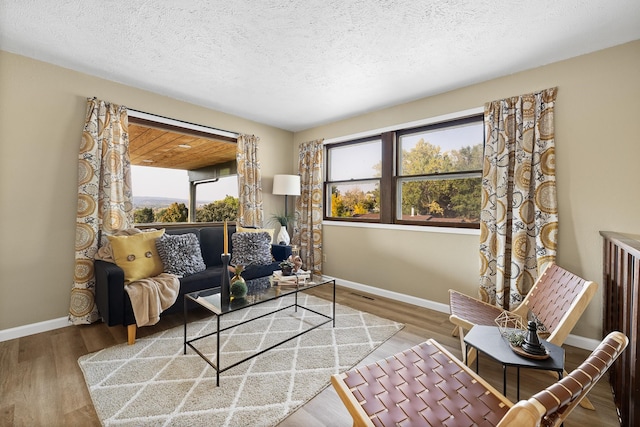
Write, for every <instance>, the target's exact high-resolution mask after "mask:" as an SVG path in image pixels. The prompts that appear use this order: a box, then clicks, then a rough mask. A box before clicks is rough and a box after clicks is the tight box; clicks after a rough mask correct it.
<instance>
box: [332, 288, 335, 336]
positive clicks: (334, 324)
mask: <svg viewBox="0 0 640 427" xmlns="http://www.w3.org/2000/svg"><path fill="white" fill-rule="evenodd" d="M332 317H333V327H334V328H335V327H336V281H335V280H334V281H333V316H332Z"/></svg>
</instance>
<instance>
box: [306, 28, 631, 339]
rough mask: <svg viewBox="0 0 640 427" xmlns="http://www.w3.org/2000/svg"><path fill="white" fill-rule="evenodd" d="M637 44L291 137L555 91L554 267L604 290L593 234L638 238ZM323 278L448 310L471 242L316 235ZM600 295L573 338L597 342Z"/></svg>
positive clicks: (474, 257)
mask: <svg viewBox="0 0 640 427" xmlns="http://www.w3.org/2000/svg"><path fill="white" fill-rule="evenodd" d="M639 70H640V41H635V42H632V43H628V44H625V45H621V46H617V47H614V48H610V49H606V50H603V51H599V52H596V53H593V54H589V55H585V56H581V57H577V58H573V59H570V60H566V61H562V62H558V63H554V64H550V65H547V66H544V67H540V68H537V69H534V70H531V71H527V72H522V73H518V74H514V75H511V76H508V77H504V78H499V79H495V80H491V81H488V82H485V83H480V84H476V85H473V86H469V87H466V88H463V89H459V90H455V91H452V92H448V93H445V94H442V95H437V96H432V97H428V98H424V99H420V100H418V101H415V102H411V103H406V104H403V105H399V106H396V107H392V108H388V109H385V110H381V111H377V112H374V113H370V114H365V115H362V116H358V117H355V118H352V119H349V120H344V121H340V122H336V123H332V124H329V125H326V126H321V127H318V128H314V129H310V130H307V131H304V132H298V133H296V134H295V136H294V142H295V143H296V144H299V143H301V142H304V141H309V140H312V139H317V138H325V139H329V138H336V137H340V136H343V135H349V134H354V133H357V132H362V131H366V130H370V129H375V128H380V127H384V126H390V125H394V124H400V123H406V122H410V121H414V120H420V119H425V118H429V117H434V116H439V115H443V114H448V113H454V112H456V111H462V110H466V109H470V108H475V107H481V106H483V105H484V103H485V102H488V101H492V100H494V99H500V98H504V97H507V96H512V95H519V94H524V93H529V92H533V91H536V90H540V89H545V88H548V87H553V86H558V88H559V90H558V98H557V102H556V155H557V157H556V163H557V179H558V199H559V200H558V203H559V216H560V233H559V248H558V263H559V264H560V265H562V266H564V267H565V268H567V269H569V270H571V271H573V272H575V273H577V274H579V275H581V276H583V277H585V278H587V279H589V280H593V281H596V282H598V283H602V242H601V239H600V236H599V234H598V232H599V231H600V230H612V231H618V232H625V233H634V234H638V233H640V197H638V190H639V189H640V174H639V173H638V172H637V165H638V160H639V159H640V143H639V141H638V135H640V102H639V101H638V100H640V78H639V76H640V74H639ZM323 235H324V251H325V253H326V256H327V262H326V264H325V267H324V268H325V273H327V274H330V275H334V276H337V277H340V278H344V279H348V280H351V281H353V282H357V283H362V284H366V285H371V286H375V287H378V288H382V289H385V290H392V291H397V292H402V293H406V294H409V295H412V296H415V297H419V298H425V299H428V300H432V301H436V302H440V303H448V297H447V292H446V291H447V289H448V288H450V287H451V288H456V289H459V290H461V291H464V292H467V293H469V294H472V295H475V294H476V293H477V292H476V289H477V285H478V253H477V246H478V236H477V235H456V234H442V233H430V232H425V231H398V230H391V229H371V228H356V227H342V226H336V225H331V224H327V225H325V227H324V229H323ZM601 301H602V294H601V288H600V291H599V293H598V294H597V295H596V296H595V297H594V300H593V301H592V302H591V304H590V306H589V307H588V309H587V312H586V313H585V315H584V316H583V318H582V319H581V321H580V322H579V324H578V325H577V326H576V328H575V329H574V331H573V334H574V335H579V336H583V337H587V338H592V339H600V338H601V335H600V334H601V318H602V312H601V311H602V304H601Z"/></svg>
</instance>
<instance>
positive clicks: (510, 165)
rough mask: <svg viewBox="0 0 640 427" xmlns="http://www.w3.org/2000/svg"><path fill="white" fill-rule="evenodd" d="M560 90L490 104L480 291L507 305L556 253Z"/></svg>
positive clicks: (519, 296)
mask: <svg viewBox="0 0 640 427" xmlns="http://www.w3.org/2000/svg"><path fill="white" fill-rule="evenodd" d="M556 95H557V88H551V89H546V90H543V91H541V92H537V93H532V94H527V95H521V96H515V97H512V98H507V99H502V100H498V101H493V102H489V103H487V104H486V105H485V111H484V122H485V158H484V167H483V174H482V205H481V206H482V207H481V213H480V263H481V268H480V276H481V279H480V291H479V293H480V297H481V298H482V299H483V300H484V301H486V302H490V303H492V304H497V305H499V306H501V307H503V308H505V309H512V308H515V307H516V306H517V305H518V304H519V303H520V302H521V301H522V300H523V299H524V296H525V295H526V294H527V293H528V292H529V290H530V289H531V286H532V285H533V283H534V282H535V280H536V279H537V278H538V274H539V272H540V271H541V268H542V267H543V266H544V265H546V264H547V263H549V262H555V259H556V248H557V236H558V208H557V197H556V177H555V174H556V171H555V133H554V103H555V99H556Z"/></svg>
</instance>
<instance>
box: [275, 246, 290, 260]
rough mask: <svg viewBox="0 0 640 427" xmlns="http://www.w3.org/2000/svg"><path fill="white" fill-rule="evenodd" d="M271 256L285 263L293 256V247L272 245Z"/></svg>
mask: <svg viewBox="0 0 640 427" xmlns="http://www.w3.org/2000/svg"><path fill="white" fill-rule="evenodd" d="M271 255H273V259H275V260H276V261H284V260H285V259H287V258H289V255H291V246H289V245H274V244H272V245H271Z"/></svg>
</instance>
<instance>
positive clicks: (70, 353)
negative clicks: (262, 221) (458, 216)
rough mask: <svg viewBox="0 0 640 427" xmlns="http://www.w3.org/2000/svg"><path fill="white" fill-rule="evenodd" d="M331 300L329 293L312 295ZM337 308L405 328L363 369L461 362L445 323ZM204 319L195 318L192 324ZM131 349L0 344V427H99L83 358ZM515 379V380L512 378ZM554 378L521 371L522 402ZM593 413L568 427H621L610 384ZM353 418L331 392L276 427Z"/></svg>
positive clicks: (373, 299)
mask: <svg viewBox="0 0 640 427" xmlns="http://www.w3.org/2000/svg"><path fill="white" fill-rule="evenodd" d="M312 293H314V294H316V295H318V296H321V297H327V296H328V289H327V290H323V289H322V288H319V289H314V290H312ZM336 302H338V303H340V304H343V305H347V306H350V307H353V308H356V309H358V310H362V311H367V312H370V313H373V314H375V315H377V316H380V317H385V318H388V319H393V320H395V321H398V322H402V323H404V324H405V327H404V329H403V330H401V331H400V332H399V333H398V334H396V335H395V336H394V337H392V338H391V339H390V340H389V341H387V342H386V343H384V344H383V345H382V346H380V347H379V348H378V349H376V350H375V351H374V352H373V353H372V354H370V355H369V356H368V357H367V358H366V359H365V360H364V361H363V362H362V363H371V362H374V361H376V360H378V359H382V358H384V357H387V356H389V355H392V354H395V353H397V352H399V351H402V350H404V349H406V348H407V347H411V346H413V345H416V344H418V343H420V342H422V341H424V340H426V339H427V338H434V339H436V340H437V341H438V342H439V343H441V344H442V345H444V346H446V347H447V348H448V349H449V350H450V351H451V352H452V353H453V354H454V355H456V356H458V357H461V352H460V346H459V341H458V338H454V337H452V336H451V331H452V330H453V325H452V324H451V323H449V320H448V315H446V314H444V313H439V312H435V311H432V310H428V309H424V308H420V307H416V306H413V305H409V304H404V303H399V302H396V301H391V300H388V299H385V298H381V297H378V296H373V295H365V294H361V293H354V292H353V291H351V290H350V289H346V288H340V287H338V288H337V291H336ZM205 316H206V313H204V312H202V311H198V310H194V311H192V312H191V313H190V317H191V318H192V319H197V318H202V317H205ZM181 324H182V315H181V314H174V315H167V316H165V317H163V318H162V320H161V321H160V322H159V324H157V325H154V326H150V327H145V328H140V329H138V336H139V337H144V336H148V335H151V334H154V333H156V332H159V331H162V330H165V329H169V328H172V327H174V326H177V325H181ZM126 341H127V336H126V328H124V327H113V328H109V327H107V326H106V325H104V324H102V323H97V324H93V325H85V326H69V327H66V328H61V329H57V330H54V331H50V332H45V333H41V334H36V335H31V336H28V337H24V338H19V339H15V340H10V341H5V342H0V426H47V427H48V426H100V421H99V420H98V418H97V415H96V413H95V410H94V408H93V404H92V403H91V398H90V396H89V392H88V390H87V387H86V385H85V382H84V378H83V375H82V372H81V370H80V367H79V366H78V362H77V360H78V358H79V357H80V356H82V355H84V354H88V353H92V352H94V351H97V350H100V349H102V348H106V347H109V346H112V345H115V344H119V343H125V342H126ZM565 349H566V367H567V371H571V370H572V369H573V368H575V367H576V366H577V365H578V364H579V363H580V362H582V360H584V359H585V358H586V356H587V355H588V353H589V352H588V351H586V350H582V349H578V348H575V347H571V346H565ZM509 371H510V372H509V374H510V375H509V378H508V384H509V386H508V389H507V397H508V398H509V399H511V400H512V401H513V400H515V394H516V391H515V384H516V380H515V370H514V369H511V370H509ZM511 371H514V372H511ZM480 373H481V374H482V376H483V377H484V378H485V379H487V380H488V381H489V382H490V383H491V384H492V385H493V386H494V387H496V388H497V389H498V390H501V389H502V368H501V366H500V365H498V364H497V363H495V362H491V361H490V360H489V359H488V358H487V357H486V356H481V358H480ZM554 381H555V377H553V376H552V375H546V374H541V373H540V371H531V370H522V372H521V397H523V398H525V397H528V396H530V395H532V394H533V393H535V392H537V391H539V390H540V389H542V388H544V387H546V386H547V385H549V384H552V383H553V382H554ZM589 399H590V400H591V402H592V403H593V405H594V406H595V407H596V410H595V411H589V410H586V409H584V408H581V407H578V408H576V409H575V410H574V412H573V413H572V414H571V415H570V416H569V418H568V420H567V421H566V422H565V424H564V425H565V426H567V427H571V426H582V427H584V426H618V425H619V423H618V417H617V413H616V411H615V407H614V404H613V399H612V395H611V391H610V387H609V383H608V382H607V377H606V376H605V378H603V379H602V380H601V381H600V382H599V383H598V384H597V385H596V386H595V387H594V389H593V390H592V391H591V393H590V394H589ZM351 425H352V420H351V417H350V416H349V413H348V412H347V410H346V409H345V407H344V406H343V405H342V402H341V401H340V399H339V398H338V396H337V394H336V393H335V392H334V390H333V388H332V387H331V386H329V387H328V388H327V389H325V390H324V391H322V392H321V393H320V394H318V395H317V396H316V397H315V398H314V399H312V400H311V401H309V402H308V403H307V404H305V405H304V406H303V407H301V408H300V409H298V411H296V412H295V413H293V414H292V415H291V416H289V418H287V419H286V420H284V421H283V422H281V423H280V424H279V426H281V427H300V426H305V427H321V426H336V427H341V426H344V427H347V426H351Z"/></svg>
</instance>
